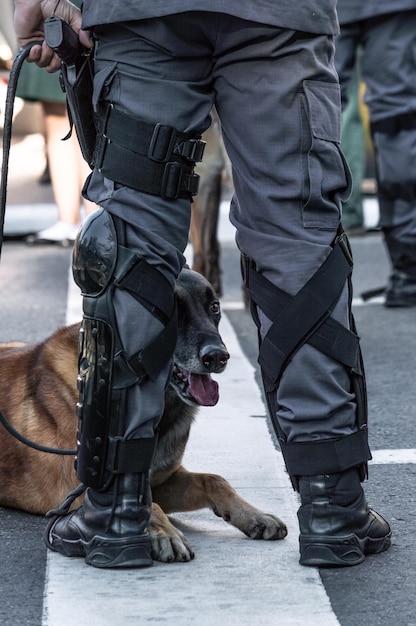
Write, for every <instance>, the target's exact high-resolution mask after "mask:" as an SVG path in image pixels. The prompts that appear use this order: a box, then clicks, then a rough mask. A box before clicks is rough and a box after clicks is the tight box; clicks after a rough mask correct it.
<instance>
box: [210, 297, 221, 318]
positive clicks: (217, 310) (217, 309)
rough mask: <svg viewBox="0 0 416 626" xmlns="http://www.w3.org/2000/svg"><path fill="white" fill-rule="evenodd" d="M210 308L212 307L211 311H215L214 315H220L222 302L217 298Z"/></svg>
mask: <svg viewBox="0 0 416 626" xmlns="http://www.w3.org/2000/svg"><path fill="white" fill-rule="evenodd" d="M210 309H211V313H213V314H214V315H219V313H220V312H221V307H220V303H219V302H218V300H216V301H215V302H213V303H212V304H211V306H210Z"/></svg>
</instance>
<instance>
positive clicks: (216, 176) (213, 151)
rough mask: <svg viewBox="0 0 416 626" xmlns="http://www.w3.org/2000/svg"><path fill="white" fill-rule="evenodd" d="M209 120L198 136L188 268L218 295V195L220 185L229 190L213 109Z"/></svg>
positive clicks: (225, 159) (226, 163)
mask: <svg viewBox="0 0 416 626" xmlns="http://www.w3.org/2000/svg"><path fill="white" fill-rule="evenodd" d="M211 117H212V123H211V126H210V127H209V128H208V130H206V131H205V132H204V133H203V135H202V139H203V140H204V141H205V151H204V158H203V159H202V162H201V163H198V165H197V167H196V170H195V171H196V172H197V173H198V174H199V176H200V179H199V188H198V194H197V195H196V196H195V197H194V198H193V202H192V210H191V226H190V231H189V236H190V241H191V243H192V250H193V256H192V269H193V270H195V271H197V272H199V273H200V274H202V275H203V276H205V278H206V279H207V280H209V282H210V283H211V285H212V286H213V287H214V291H215V292H216V294H217V296H218V297H220V296H221V295H222V291H223V287H222V277H221V274H222V270H221V246H220V242H219V239H218V223H219V217H220V205H221V198H222V196H223V193H224V189H225V188H227V189H228V193H230V192H231V190H232V173H231V162H230V159H229V157H228V155H227V152H226V150H225V146H224V141H223V138H222V133H221V127H220V121H219V118H218V115H217V113H216V111H215V109H213V111H212V115H211Z"/></svg>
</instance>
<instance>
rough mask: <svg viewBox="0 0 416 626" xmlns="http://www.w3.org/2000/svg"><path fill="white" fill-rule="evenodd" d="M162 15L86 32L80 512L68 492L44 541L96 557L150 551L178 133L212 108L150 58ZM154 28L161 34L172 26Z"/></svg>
mask: <svg viewBox="0 0 416 626" xmlns="http://www.w3.org/2000/svg"><path fill="white" fill-rule="evenodd" d="M159 23H160V22H158V21H157V22H156V24H155V28H156V30H155V32H154V33H152V34H151V35H150V36H149V38H148V39H147V38H146V37H145V38H143V39H142V38H140V36H139V32H140V29H141V26H142V24H141V23H137V24H128V25H127V28H123V27H122V26H118V27H116V26H115V25H111V26H109V27H105V28H102V29H98V30H97V32H96V33H95V37H96V39H97V41H98V45H97V50H98V52H97V59H96V69H97V74H96V77H95V94H94V97H95V101H96V105H97V110H98V111H99V113H100V120H101V123H100V128H99V142H98V145H97V162H96V168H95V170H94V172H93V174H92V176H91V179H90V180H89V181H88V184H87V186H86V193H87V195H88V198H89V199H90V200H93V201H95V202H96V203H97V204H98V205H100V206H101V208H100V209H99V210H98V211H97V212H96V213H94V214H93V215H92V216H91V217H90V218H89V219H88V220H87V221H86V223H85V225H84V226H83V228H82V230H81V232H80V236H79V239H78V240H77V242H76V246H75V248H74V259H73V267H74V277H75V280H76V282H77V284H78V285H79V286H80V288H81V290H82V293H83V310H84V319H83V325H82V331H81V339H80V358H79V389H80V401H79V407H78V409H79V417H80V420H79V433H78V439H79V445H78V454H77V464H76V467H77V475H78V478H79V479H80V480H81V481H82V483H83V484H84V485H85V486H87V490H86V493H85V496H84V500H83V504H82V506H81V507H80V508H79V509H78V510H76V511H74V512H70V513H67V506H66V505H68V504H69V503H70V502H71V498H69V500H68V502H67V503H66V505H65V506H63V507H62V509H61V510H60V511H56V512H54V513H53V517H52V519H51V522H50V524H49V525H48V529H47V536H46V540H47V544H48V546H49V547H50V548H51V549H53V550H57V551H59V552H60V553H62V554H63V555H66V556H84V557H85V559H86V562H87V563H88V564H90V565H93V566H96V567H103V568H104V567H133V566H135V567H141V566H147V565H150V564H151V563H152V559H151V550H150V540H149V537H148V533H147V525H148V520H149V514H150V505H151V494H150V489H149V470H150V467H151V460H152V454H153V451H154V448H155V445H156V439H157V426H158V422H159V420H160V417H161V415H162V412H163V404H164V391H165V389H166V385H167V383H168V379H169V376H170V371H171V361H172V354H173V350H174V347H175V342H176V308H175V300H174V292H173V290H174V283H175V278H176V277H177V276H178V274H179V272H180V270H181V268H182V266H183V264H184V257H183V251H184V249H185V246H186V244H187V240H188V231H189V221H190V201H191V197H192V194H193V193H195V191H196V184H195V183H196V178H195V176H194V175H193V167H194V165H195V161H196V160H198V159H199V158H200V157H201V154H202V144H201V142H200V141H199V139H198V136H199V135H198V133H196V132H192V133H184V132H179V131H182V130H183V129H184V127H185V126H186V124H188V126H189V127H191V126H192V124H193V123H195V122H193V115H192V113H193V112H194V111H195V110H197V109H198V108H200V109H201V114H200V115H199V116H198V121H197V122H196V123H199V124H201V120H202V121H203V124H204V126H205V127H206V126H207V125H208V123H209V112H210V109H211V106H212V102H211V100H210V99H209V98H207V96H206V91H204V95H203V96H199V95H198V94H197V95H195V97H194V98H193V96H192V93H191V94H189V93H188V91H189V84H190V83H189V80H190V79H191V78H192V77H190V76H188V75H186V73H185V75H184V76H183V80H181V79H180V78H178V81H177V83H176V82H175V81H173V80H171V79H172V77H173V75H172V73H171V72H172V68H171V67H170V66H169V67H168V68H166V63H158V62H156V60H160V59H159V58H158V59H155V58H154V57H153V56H152V55H153V54H154V55H156V56H157V55H161V56H162V57H163V59H162V60H163V61H166V58H165V57H164V53H163V50H162V48H163V47H162V46H161V45H160V41H159V40H158V34H160V33H158V32H157V30H158V29H157V26H158V24H159ZM143 26H144V27H149V26H150V25H149V24H148V22H146V24H144V25H143ZM135 27H137V28H136V30H134V28H135ZM132 29H133V30H132ZM161 37H162V42H163V46H166V45H168V41H169V35H168V34H166V33H163V34H161ZM178 39H179V41H181V37H178ZM152 41H154V42H155V45H154V48H153V45H152V43H151V42H152ZM134 42H135V43H134ZM142 45H144V46H145V48H146V50H145V51H144V50H143V49H142V48H141V46H142ZM135 46H137V47H135ZM173 52H174V53H173V54H170V53H167V55H166V56H167V60H168V61H170V60H171V59H174V65H176V63H177V61H175V59H176V57H180V58H182V55H181V53H180V52H178V54H176V51H173ZM189 55H190V57H191V58H193V56H194V52H193V51H192V46H190V50H189ZM108 59H112V60H113V61H114V65H113V64H112V63H110V64H109V63H108ZM140 63H142V65H140ZM146 63H148V66H146ZM116 64H117V69H115V65H116ZM181 67H182V63H179V73H180V68H181ZM156 68H159V69H161V71H162V75H158V72H157V71H156ZM192 68H193V69H195V68H194V66H192ZM163 69H164V71H165V75H163ZM143 75H145V76H147V75H148V76H150V77H151V78H150V81H151V82H152V85H151V87H149V84H148V83H146V85H145V86H143V85H142V82H143V80H144V79H143ZM165 78H169V85H170V89H171V90H172V91H170V89H167V88H166V83H165ZM145 82H146V80H145ZM138 93H140V97H138V96H137V94H138ZM196 123H195V124H196ZM201 130H204V128H202V129H201ZM177 131H178V132H177ZM77 493H78V492H76V494H74V495H77Z"/></svg>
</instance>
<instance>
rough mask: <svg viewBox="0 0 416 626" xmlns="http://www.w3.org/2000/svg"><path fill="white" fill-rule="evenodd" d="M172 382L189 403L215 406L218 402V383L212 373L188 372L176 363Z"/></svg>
mask: <svg viewBox="0 0 416 626" xmlns="http://www.w3.org/2000/svg"><path fill="white" fill-rule="evenodd" d="M171 384H172V385H173V387H174V388H175V390H176V392H177V393H178V394H179V395H180V396H181V397H182V398H183V400H184V401H185V402H187V403H188V404H197V405H199V406H215V405H216V404H217V402H218V398H219V392H218V383H217V382H216V381H215V380H213V379H212V378H211V376H210V374H195V373H193V372H188V370H186V369H184V368H182V367H179V365H177V364H176V363H175V365H174V366H173V373H172V380H171Z"/></svg>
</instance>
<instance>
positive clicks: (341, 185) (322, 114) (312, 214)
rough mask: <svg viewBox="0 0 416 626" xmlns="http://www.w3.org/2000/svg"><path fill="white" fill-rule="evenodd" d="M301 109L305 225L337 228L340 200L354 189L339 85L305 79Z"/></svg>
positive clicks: (303, 215)
mask: <svg viewBox="0 0 416 626" xmlns="http://www.w3.org/2000/svg"><path fill="white" fill-rule="evenodd" d="M300 109H301V123H302V155H301V156H302V166H303V208H302V220H303V225H304V226H305V228H319V229H328V230H329V229H335V228H337V226H338V224H339V220H340V216H341V201H344V200H346V199H347V198H348V197H349V195H350V193H351V188H352V181H351V173H350V170H349V167H348V165H347V162H346V160H345V157H344V155H343V154H342V152H341V149H340V140H341V104H340V88H339V85H338V84H335V83H324V82H320V81H304V83H303V93H302V94H301V96H300Z"/></svg>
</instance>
